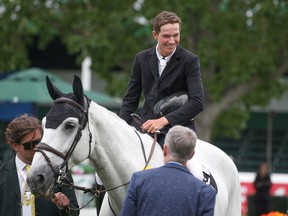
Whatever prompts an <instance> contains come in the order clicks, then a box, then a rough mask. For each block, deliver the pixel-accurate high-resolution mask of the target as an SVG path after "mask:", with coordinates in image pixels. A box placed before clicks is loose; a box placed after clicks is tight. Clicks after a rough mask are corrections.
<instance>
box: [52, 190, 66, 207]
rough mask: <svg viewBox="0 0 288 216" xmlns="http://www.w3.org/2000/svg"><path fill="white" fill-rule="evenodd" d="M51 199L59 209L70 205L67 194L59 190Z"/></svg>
mask: <svg viewBox="0 0 288 216" xmlns="http://www.w3.org/2000/svg"><path fill="white" fill-rule="evenodd" d="M51 201H52V202H53V203H54V204H56V205H57V207H58V208H59V209H63V208H65V207H67V206H69V199H68V198H67V197H66V195H65V194H63V193H61V192H58V193H56V194H54V196H53V197H51Z"/></svg>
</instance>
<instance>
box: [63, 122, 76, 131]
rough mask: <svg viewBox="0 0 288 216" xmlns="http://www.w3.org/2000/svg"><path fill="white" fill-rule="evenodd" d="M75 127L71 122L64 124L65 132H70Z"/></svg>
mask: <svg viewBox="0 0 288 216" xmlns="http://www.w3.org/2000/svg"><path fill="white" fill-rule="evenodd" d="M75 126H76V124H75V123H73V122H67V123H66V124H65V129H67V130H72V129H74V128H75Z"/></svg>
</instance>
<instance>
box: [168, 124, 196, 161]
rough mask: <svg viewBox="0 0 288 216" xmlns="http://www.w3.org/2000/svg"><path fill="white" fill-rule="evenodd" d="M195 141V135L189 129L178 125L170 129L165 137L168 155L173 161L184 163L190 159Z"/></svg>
mask: <svg viewBox="0 0 288 216" xmlns="http://www.w3.org/2000/svg"><path fill="white" fill-rule="evenodd" d="M196 141H197V135H196V133H195V132H194V131H193V130H191V129H190V128H187V127H184V126H180V125H176V126H174V127H172V128H171V129H170V130H169V131H168V133H167V135H166V137H165V145H166V146H167V149H168V154H169V155H170V156H171V157H172V159H173V160H174V161H177V162H180V163H186V162H187V160H189V159H190V157H191V155H192V153H193V152H194V149H195V146H196Z"/></svg>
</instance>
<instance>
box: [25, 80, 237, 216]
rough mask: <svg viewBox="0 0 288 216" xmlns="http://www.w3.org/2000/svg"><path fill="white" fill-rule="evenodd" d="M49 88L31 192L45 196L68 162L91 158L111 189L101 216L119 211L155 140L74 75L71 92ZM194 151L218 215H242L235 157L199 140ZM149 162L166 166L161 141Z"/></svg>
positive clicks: (96, 169)
mask: <svg viewBox="0 0 288 216" xmlns="http://www.w3.org/2000/svg"><path fill="white" fill-rule="evenodd" d="M47 87H48V90H49V94H50V96H51V97H52V99H54V104H53V106H52V108H51V109H50V111H49V112H48V113H47V115H46V117H45V118H44V119H43V127H44V135H43V138H42V141H41V143H40V144H39V145H38V147H37V148H38V150H37V152H36V153H35V156H34V159H33V162H32V166H31V169H30V172H29V176H28V178H27V183H28V184H29V186H30V188H31V191H32V193H34V194H46V193H47V192H48V191H49V190H50V189H51V188H52V187H53V185H54V183H55V180H57V179H55V178H57V176H58V175H59V174H61V172H63V170H64V169H65V168H67V166H68V167H71V166H73V165H74V164H77V163H79V162H81V161H83V160H85V159H86V158H89V159H90V161H91V162H92V164H93V165H94V168H95V171H96V172H97V174H98V175H99V177H100V179H101V180H102V182H103V184H104V186H105V188H106V189H107V190H108V191H107V192H108V196H109V205H108V198H107V196H106V199H105V200H104V202H103V205H102V208H101V212H100V215H111V216H112V215H114V213H113V212H115V213H116V214H119V212H120V210H121V206H122V203H123V201H124V198H125V195H126V191H127V184H128V183H129V181H130V178H131V176H132V174H133V172H135V171H139V170H142V169H143V168H144V167H145V166H146V165H147V156H148V155H149V154H150V152H151V149H153V138H152V137H151V136H149V135H147V134H141V133H139V132H137V131H136V130H135V129H134V128H132V127H131V126H129V125H128V124H127V123H126V122H125V121H124V120H122V119H121V118H119V117H118V116H117V115H116V114H115V113H113V112H111V111H109V110H107V109H105V108H104V107H102V106H99V105H98V104H96V103H95V102H93V101H90V100H89V99H87V98H86V96H85V95H84V92H83V87H82V83H81V80H80V79H79V78H78V77H76V76H75V77H74V82H73V93H69V94H64V93H62V92H61V91H60V90H59V89H57V88H56V87H55V86H54V85H53V84H52V83H51V81H50V80H49V78H48V77H47ZM196 151H197V152H199V154H201V157H202V160H203V164H204V165H205V167H206V168H208V169H209V171H210V172H211V173H212V174H213V176H214V178H215V180H216V182H217V185H218V194H217V197H216V206H215V216H231V215H233V216H240V214H241V200H240V199H241V197H240V183H239V177H238V172H237V169H236V167H235V165H234V163H233V162H232V160H231V159H230V158H229V157H228V156H227V155H226V154H225V153H224V152H223V151H221V150H220V149H218V148H217V147H215V146H213V145H211V144H209V143H206V142H203V141H201V140H198V142H197V146H196ZM67 162H68V163H67ZM148 165H149V166H150V167H158V166H161V165H163V152H162V149H161V147H160V146H159V145H158V144H157V145H156V146H155V150H154V151H153V155H152V157H151V160H149V164H148ZM59 170H60V173H59ZM61 170H62V171H61ZM110 189H111V190H110Z"/></svg>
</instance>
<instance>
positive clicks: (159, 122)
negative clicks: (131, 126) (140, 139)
mask: <svg viewBox="0 0 288 216" xmlns="http://www.w3.org/2000/svg"><path fill="white" fill-rule="evenodd" d="M168 124H169V122H168V120H167V119H166V118H165V117H164V116H163V117H161V118H159V119H151V120H148V121H146V122H145V123H144V124H142V126H141V129H142V131H143V132H148V133H155V132H157V131H159V130H161V129H162V128H163V127H165V126H166V125H168Z"/></svg>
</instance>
